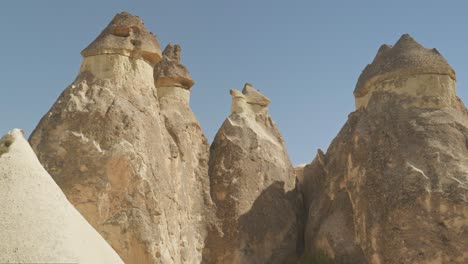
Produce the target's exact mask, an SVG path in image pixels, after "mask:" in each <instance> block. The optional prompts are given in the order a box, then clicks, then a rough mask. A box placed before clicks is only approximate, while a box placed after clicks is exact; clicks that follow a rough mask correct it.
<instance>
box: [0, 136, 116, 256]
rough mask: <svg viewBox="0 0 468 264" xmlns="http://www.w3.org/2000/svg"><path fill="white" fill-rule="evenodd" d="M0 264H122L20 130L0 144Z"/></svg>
mask: <svg viewBox="0 0 468 264" xmlns="http://www.w3.org/2000/svg"><path fill="white" fill-rule="evenodd" d="M0 149H1V150H2V152H0V200H1V201H2V207H1V208H2V209H1V210H0V237H1V239H0V262H1V263H83V264H94V263H116V264H117V263H123V262H122V260H121V259H120V258H119V256H118V255H117V253H115V252H114V250H113V249H112V248H111V247H110V246H109V245H108V244H107V243H106V241H105V240H104V239H103V238H102V237H101V236H100V235H99V234H98V233H97V232H96V231H95V230H94V228H93V227H92V226H91V225H90V224H88V223H87V222H86V220H85V219H84V218H83V216H81V215H80V214H79V213H78V211H77V210H76V209H75V208H74V207H73V205H71V204H70V202H69V201H68V200H67V198H66V197H65V195H64V194H63V193H62V191H61V190H60V188H59V187H58V186H57V184H56V183H55V182H54V181H53V180H52V177H50V175H49V174H48V173H47V171H46V170H45V169H44V168H43V167H42V166H41V164H40V163H39V160H38V159H37V157H36V155H35V154H34V152H33V150H32V149H31V147H30V146H29V144H28V142H27V141H26V140H25V139H24V138H23V133H22V131H20V130H19V129H14V130H12V131H10V132H9V133H8V134H7V135H5V136H4V137H3V138H1V139H0Z"/></svg>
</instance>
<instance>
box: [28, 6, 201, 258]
mask: <svg viewBox="0 0 468 264" xmlns="http://www.w3.org/2000/svg"><path fill="white" fill-rule="evenodd" d="M134 44H135V45H134ZM82 55H83V56H84V59H83V63H82V65H81V68H80V72H79V74H78V77H77V78H76V80H75V81H74V82H73V83H72V84H71V85H70V86H69V87H68V88H66V89H65V91H64V92H63V93H62V94H61V95H60V97H59V98H58V100H57V101H56V103H55V104H54V105H53V106H52V108H51V109H50V111H49V112H48V113H47V114H46V115H45V116H44V117H43V118H42V120H41V122H40V123H39V125H38V126H37V127H36V129H35V131H34V132H33V133H32V135H31V137H30V142H31V145H32V146H33V148H34V150H35V151H36V153H37V154H38V157H39V160H40V161H41V162H42V164H43V165H44V167H45V168H46V169H47V170H48V171H49V173H50V174H51V175H52V177H53V178H54V180H55V181H56V182H57V184H58V185H59V186H60V187H61V188H62V190H63V191H64V193H65V194H66V196H67V198H68V199H69V200H70V202H71V203H72V204H73V205H74V206H75V207H76V208H77V209H78V210H79V211H80V212H81V213H82V214H83V216H85V218H86V219H87V220H88V221H89V222H90V223H91V224H92V225H93V226H94V227H95V228H96V230H98V231H99V232H100V233H101V234H102V236H103V237H104V238H105V239H106V240H107V241H108V242H109V243H110V244H111V245H112V247H113V248H114V249H115V250H116V251H117V253H118V254H119V255H120V256H121V258H122V259H123V260H124V261H125V263H199V262H200V261H201V251H202V249H203V247H204V242H205V235H204V231H203V230H202V228H203V226H202V224H201V223H202V222H204V216H203V212H202V209H201V207H205V206H204V204H201V203H204V202H205V201H206V202H207V203H209V190H208V188H209V186H206V188H207V189H206V190H205V189H203V188H205V187H204V185H203V184H204V183H203V181H205V182H208V176H207V172H206V171H207V162H208V161H207V156H208V147H207V143H206V139H205V138H204V137H203V134H202V132H201V130H200V127H199V126H198V123H197V121H196V119H195V117H194V116H193V114H192V113H191V111H190V109H189V108H188V105H185V106H178V105H169V104H167V103H165V101H164V102H163V101H162V100H161V98H159V97H158V91H157V89H156V87H155V86H154V78H153V65H154V64H157V63H158V62H159V61H160V59H161V54H160V49H159V46H158V45H157V40H156V38H155V37H154V36H153V35H151V34H150V33H149V32H148V31H147V30H146V29H145V28H144V26H143V23H142V22H141V20H140V19H139V18H138V17H136V16H132V15H130V14H128V13H121V14H118V15H116V17H115V18H114V19H113V20H112V22H111V23H110V24H109V26H108V27H107V28H106V29H104V31H103V32H102V33H101V35H99V37H98V38H97V39H96V40H95V41H94V42H93V43H91V44H90V45H89V46H88V48H86V49H85V50H84V51H83V52H82ZM171 107H173V108H171ZM186 118H187V119H186ZM179 125H181V126H180V127H179ZM182 125H183V126H182ZM192 137H193V138H192ZM194 138H196V139H194ZM192 140H193V142H194V143H193V144H192V142H191V141H192ZM192 147H193V149H191V148H192ZM192 150H193V151H192ZM203 174H204V175H205V178H204V179H201V178H202V177H203V176H202V175H203ZM207 184H208V183H206V185H207ZM204 197H205V198H204ZM206 197H208V198H206ZM103 263H105V262H103ZM107 263H109V262H107Z"/></svg>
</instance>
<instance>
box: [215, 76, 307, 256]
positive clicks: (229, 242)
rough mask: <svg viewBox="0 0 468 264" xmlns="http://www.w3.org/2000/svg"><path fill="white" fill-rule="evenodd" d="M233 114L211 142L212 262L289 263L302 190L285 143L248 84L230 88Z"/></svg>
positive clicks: (264, 101) (265, 102)
mask: <svg viewBox="0 0 468 264" xmlns="http://www.w3.org/2000/svg"><path fill="white" fill-rule="evenodd" d="M231 95H233V107H232V109H233V112H232V114H231V115H230V116H229V117H228V118H227V119H226V121H224V123H223V125H222V126H221V128H220V129H219V131H218V133H217V135H216V137H215V139H214V141H213V144H212V145H211V152H210V161H209V175H210V181H211V194H212V198H213V201H214V202H215V204H216V207H217V208H216V215H217V217H218V219H219V223H218V225H217V226H216V227H214V228H213V230H211V232H210V235H209V237H208V248H207V250H206V256H209V257H207V259H208V260H207V262H208V263H290V262H292V261H293V260H294V259H295V256H296V240H297V235H298V232H299V231H298V230H299V229H298V228H299V227H298V226H299V224H298V221H297V212H298V211H297V210H298V206H299V201H300V200H299V198H298V193H297V190H296V188H295V175H294V169H293V167H292V166H291V163H290V161H289V157H288V155H287V153H286V148H285V145H284V141H283V139H282V137H281V135H280V133H279V131H278V129H277V128H276V126H275V124H274V123H273V121H272V119H271V117H270V115H269V114H268V109H267V108H266V106H267V105H268V103H269V100H268V98H266V97H265V96H263V95H261V94H260V93H259V92H258V91H257V90H255V89H254V88H253V87H251V85H249V84H247V85H246V86H245V88H244V90H243V92H242V93H241V92H239V91H236V90H231Z"/></svg>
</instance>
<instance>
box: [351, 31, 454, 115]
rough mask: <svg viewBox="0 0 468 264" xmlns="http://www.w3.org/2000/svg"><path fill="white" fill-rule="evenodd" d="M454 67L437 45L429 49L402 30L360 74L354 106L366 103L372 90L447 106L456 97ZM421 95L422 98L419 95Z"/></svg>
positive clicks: (381, 48) (355, 91) (430, 105)
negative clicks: (404, 95)
mask: <svg viewBox="0 0 468 264" xmlns="http://www.w3.org/2000/svg"><path fill="white" fill-rule="evenodd" d="M455 80H456V76H455V71H454V70H453V69H452V67H450V65H449V64H448V63H447V61H446V60H445V59H444V57H442V55H440V53H439V52H438V51H437V50H436V49H428V48H425V47H423V46H422V45H421V44H419V43H418V42H416V41H415V40H414V39H413V38H412V37H411V36H409V35H407V34H405V35H403V36H401V38H400V39H399V40H398V41H397V43H395V45H394V46H393V47H392V46H389V45H382V46H381V47H380V49H379V51H378V53H377V55H376V56H375V59H374V61H373V62H372V63H371V64H369V65H367V67H366V68H365V69H364V70H363V72H362V74H361V76H359V79H358V82H357V85H356V89H355V90H354V96H355V97H356V109H358V108H360V107H366V106H367V103H368V101H369V98H370V97H371V96H372V94H373V92H374V91H382V90H385V91H392V92H393V93H399V94H407V95H410V96H412V97H419V99H422V100H419V99H418V100H416V102H413V103H417V104H420V105H424V106H426V107H434V106H437V107H438V106H447V105H451V104H453V103H454V99H455V97H456V96H455ZM422 97H424V98H422Z"/></svg>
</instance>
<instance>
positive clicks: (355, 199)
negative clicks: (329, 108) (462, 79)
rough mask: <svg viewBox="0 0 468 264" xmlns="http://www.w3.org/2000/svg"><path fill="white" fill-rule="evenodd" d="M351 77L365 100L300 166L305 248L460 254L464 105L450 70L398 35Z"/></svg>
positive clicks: (467, 170) (465, 237) (367, 254)
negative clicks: (358, 74)
mask: <svg viewBox="0 0 468 264" xmlns="http://www.w3.org/2000/svg"><path fill="white" fill-rule="evenodd" d="M418 56H421V57H418ZM398 61H401V62H404V64H397V63H396V62H398ZM394 62H395V63H394ZM392 65H393V66H392ZM396 65H398V67H396ZM374 68H375V69H379V70H373V69H374ZM371 76H372V77H371ZM366 79H367V80H368V81H364V83H366V85H367V86H366V85H364V86H361V84H362V83H363V80H366ZM359 80H360V82H361V83H359V82H358V87H357V92H356V91H355V95H356V100H358V99H359V97H360V96H362V94H363V93H361V92H362V91H364V92H365V93H368V95H367V96H368V99H367V102H366V103H365V104H364V103H363V104H361V106H360V107H358V110H357V111H355V112H353V113H351V114H350V115H349V118H348V121H347V122H346V124H345V125H344V127H343V128H342V129H341V131H340V133H339V134H338V136H337V137H336V138H335V139H334V140H333V142H332V144H331V145H330V147H329V148H328V150H327V152H326V153H323V152H322V151H320V150H319V152H318V154H317V156H316V158H315V159H314V161H313V162H312V163H311V164H309V165H307V166H306V167H305V168H304V172H303V173H304V182H303V184H302V185H301V188H302V190H303V194H304V203H305V206H306V214H307V218H308V219H307V224H306V230H305V244H306V245H305V246H306V252H307V253H308V254H314V252H318V251H321V252H325V253H326V254H328V255H329V256H331V257H333V258H334V259H335V261H336V263H375V264H384V263H385V264H387V263H390V264H392V263H466V260H467V259H468V200H467V199H468V191H467V190H468V166H467V165H466V161H467V160H468V144H467V135H468V113H467V111H466V109H465V107H464V106H463V104H462V102H461V101H460V100H459V99H458V98H457V97H456V91H455V72H454V71H453V70H451V67H450V66H449V65H448V64H447V63H446V62H445V60H444V59H443V58H442V57H441V55H440V54H438V53H437V52H435V51H434V50H429V49H425V48H424V47H422V46H421V45H420V44H419V43H417V42H415V41H414V40H413V39H412V38H411V37H409V36H408V35H403V36H402V38H401V39H400V40H399V41H398V42H397V44H396V45H395V46H394V47H389V46H384V48H383V49H382V48H381V50H379V53H378V54H377V56H376V58H375V59H374V62H373V64H371V65H370V66H368V67H366V69H365V70H364V72H363V75H361V77H360V78H359ZM369 80H372V81H370V85H369ZM365 87H371V88H369V89H367V88H365Z"/></svg>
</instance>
